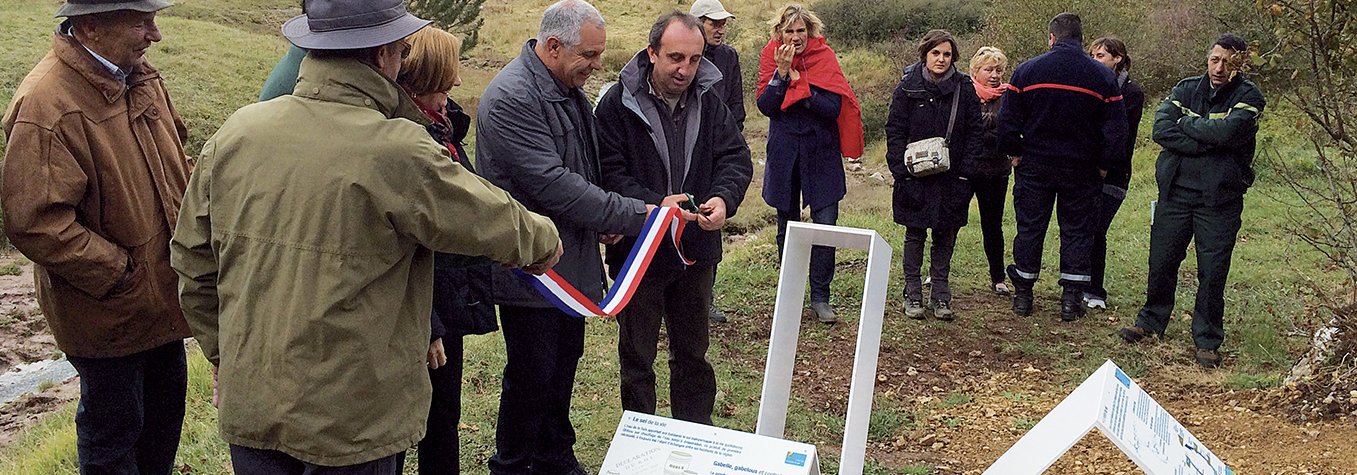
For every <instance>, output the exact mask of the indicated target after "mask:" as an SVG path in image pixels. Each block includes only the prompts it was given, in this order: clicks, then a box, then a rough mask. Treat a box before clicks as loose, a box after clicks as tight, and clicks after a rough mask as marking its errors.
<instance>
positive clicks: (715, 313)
mask: <svg viewBox="0 0 1357 475" xmlns="http://www.w3.org/2000/svg"><path fill="white" fill-rule="evenodd" d="M707 319H708V320H711V322H712V323H726V322H727V321H729V320H726V313H725V312H722V311H721V309H719V308H716V302H712V303H711V306H710V307H708V308H707Z"/></svg>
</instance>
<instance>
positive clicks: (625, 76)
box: [617, 50, 722, 123]
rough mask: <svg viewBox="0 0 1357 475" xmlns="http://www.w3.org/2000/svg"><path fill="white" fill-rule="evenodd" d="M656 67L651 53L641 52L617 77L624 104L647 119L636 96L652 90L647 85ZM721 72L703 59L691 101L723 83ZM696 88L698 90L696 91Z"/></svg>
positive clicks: (713, 64)
mask: <svg viewBox="0 0 1357 475" xmlns="http://www.w3.org/2000/svg"><path fill="white" fill-rule="evenodd" d="M653 66H654V65H653V64H652V63H651V62H650V53H648V52H646V50H641V51H640V52H638V53H636V55H635V56H632V57H631V61H628V62H627V65H626V66H623V67H622V72H621V73H619V74H618V75H617V79H618V81H617V82H618V84H619V85H621V86H622V103H623V104H624V105H626V106H627V109H631V111H632V112H635V113H636V115H639V116H641V118H642V119H645V114H642V113H641V108H640V106H639V104H637V102H636V101H637V99H636V95H637V94H644V93H646V91H648V90H649V89H650V86H649V85H648V84H647V81H648V80H649V76H650V71H651V69H652V67H653ZM721 78H722V75H721V70H720V69H719V68H717V67H716V64H715V63H712V62H711V61H708V60H707V58H702V62H701V63H699V64H698V66H697V72H696V73H695V75H694V76H693V82H692V84H689V85H688V90H689V93H690V94H692V97H691V99H698V98H700V97H702V95H703V94H706V93H707V91H710V90H711V88H712V86H714V85H716V83H718V82H721ZM694 88H696V89H694ZM647 123H648V121H647Z"/></svg>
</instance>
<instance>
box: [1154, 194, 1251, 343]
mask: <svg viewBox="0 0 1357 475" xmlns="http://www.w3.org/2000/svg"><path fill="white" fill-rule="evenodd" d="M1205 201H1206V200H1205V199H1204V198H1203V196H1202V192H1200V191H1197V190H1192V189H1188V188H1182V187H1177V186H1174V187H1172V188H1171V189H1170V190H1169V192H1168V193H1167V196H1166V197H1165V198H1164V199H1161V200H1160V201H1159V204H1158V206H1156V207H1155V211H1154V225H1152V226H1150V269H1149V278H1148V280H1149V282H1148V284H1147V285H1146V289H1145V306H1144V307H1141V308H1140V313H1139V314H1138V315H1137V316H1136V326H1138V327H1140V328H1142V329H1144V330H1145V331H1147V332H1150V333H1164V330H1166V329H1167V328H1168V324H1169V321H1170V320H1171V317H1172V316H1173V305H1174V297H1175V296H1174V294H1175V293H1176V292H1177V289H1178V267H1179V266H1180V265H1181V264H1182V263H1183V259H1185V258H1186V257H1187V245H1188V243H1189V242H1195V243H1196V246H1197V280H1198V285H1197V302H1196V307H1195V308H1194V310H1193V312H1192V342H1193V343H1195V344H1196V345H1197V348H1205V349H1208V350H1216V349H1219V348H1220V345H1221V343H1223V342H1224V341H1225V326H1224V319H1225V283H1226V279H1227V278H1228V277H1229V274H1230V258H1231V257H1232V256H1233V255H1234V246H1235V240H1236V239H1237V238H1238V236H1239V227H1240V225H1241V224H1242V223H1243V221H1242V219H1241V218H1240V214H1241V213H1243V211H1244V197H1243V196H1240V197H1239V198H1237V199H1233V200H1229V201H1226V202H1223V203H1220V204H1217V205H1214V206H1211V205H1207V204H1205Z"/></svg>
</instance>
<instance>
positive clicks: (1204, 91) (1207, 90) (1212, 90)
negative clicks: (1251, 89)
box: [1197, 73, 1244, 104]
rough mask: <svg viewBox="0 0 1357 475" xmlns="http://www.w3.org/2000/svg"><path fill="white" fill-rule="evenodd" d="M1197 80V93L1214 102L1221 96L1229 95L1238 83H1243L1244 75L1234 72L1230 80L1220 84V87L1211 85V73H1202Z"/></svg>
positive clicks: (1236, 87)
mask: <svg viewBox="0 0 1357 475" xmlns="http://www.w3.org/2000/svg"><path fill="white" fill-rule="evenodd" d="M1200 77H1201V79H1199V80H1198V81H1197V93H1198V94H1199V97H1205V98H1207V102H1210V103H1213V104H1214V103H1215V102H1216V101H1217V100H1219V99H1220V98H1222V97H1229V96H1230V94H1233V93H1234V90H1235V89H1239V85H1240V84H1243V83H1244V75H1243V74H1238V73H1236V74H1235V75H1234V77H1233V78H1231V79H1230V82H1227V83H1225V84H1221V85H1220V87H1213V86H1211V75H1209V74H1203V75H1201V76H1200Z"/></svg>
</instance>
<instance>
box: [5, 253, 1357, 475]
mask: <svg viewBox="0 0 1357 475" xmlns="http://www.w3.org/2000/svg"><path fill="white" fill-rule="evenodd" d="M16 262H17V263H22V264H23V266H22V267H23V269H24V273H23V275H19V276H0V322H3V323H0V371H9V370H10V369H11V368H12V367H13V366H14V365H17V364H22V363H27V362H32V361H37V360H41V359H45V358H49V357H51V355H52V354H53V352H54V351H56V345H55V342H54V341H53V340H52V337H51V335H50V334H49V333H48V332H47V326H46V323H45V322H44V321H43V319H42V317H41V314H40V313H39V312H38V310H37V302H36V300H35V299H34V296H33V276H32V265H31V264H27V263H26V262H24V261H22V259H21V258H19V257H17V255H13V256H5V257H0V266H4V265H5V264H10V263H16ZM954 300H955V302H954V306H956V307H957V308H959V309H965V310H966V311H967V313H968V315H967V316H963V320H962V321H958V324H956V325H946V326H933V325H908V326H906V331H905V334H903V335H900V334H897V335H887V337H886V340H885V341H884V342H883V344H882V347H881V353H880V366H879V368H878V371H877V374H878V383H877V388H876V391H877V393H878V400H880V398H882V397H884V398H887V399H890V400H892V401H893V402H895V403H897V404H898V405H899V406H900V407H901V408H902V409H904V410H909V411H911V412H912V413H913V414H925V415H926V416H923V417H921V420H920V421H916V424H914V425H913V426H902V429H901V430H900V431H898V432H897V433H896V434H894V436H893V437H887V438H885V439H880V438H878V439H880V440H878V439H874V440H873V442H872V444H871V445H870V446H869V447H868V449H867V456H868V458H870V459H872V460H874V461H876V462H877V463H879V464H881V465H882V466H885V467H887V468H894V469H899V468H902V467H907V466H921V465H922V466H930V467H933V468H934V470H935V472H936V473H938V474H979V473H981V472H983V471H984V470H985V468H987V467H988V466H989V464H990V463H992V462H993V461H994V460H996V459H998V458H999V456H1000V455H1002V454H1003V452H1004V451H1005V450H1006V449H1008V447H1010V446H1012V445H1013V444H1014V443H1015V442H1017V440H1018V439H1019V438H1020V437H1022V435H1023V433H1025V432H1026V431H1025V430H1024V429H1020V428H1018V427H1017V426H1019V425H1023V424H1021V422H1024V421H1025V422H1028V423H1029V425H1030V423H1035V422H1036V421H1037V420H1039V419H1040V418H1041V417H1042V416H1043V415H1045V414H1046V413H1047V412H1049V411H1050V410H1051V409H1053V408H1055V405H1056V404H1058V403H1059V402H1060V400H1061V399H1063V397H1064V396H1065V395H1066V394H1067V393H1068V391H1069V390H1070V389H1066V388H1064V386H1062V385H1063V384H1064V382H1066V381H1067V379H1068V378H1066V377H1065V375H1060V374H1055V373H1054V372H1053V371H1054V370H1053V369H1052V366H1053V363H1052V362H1050V361H1043V360H1041V359H1040V358H1037V359H1034V358H1032V357H1031V356H1029V355H1023V354H1020V353H1017V352H1013V351H1009V352H1005V351H1004V350H1003V349H1002V348H1000V347H999V346H998V345H997V344H996V343H995V342H996V341H1005V340H1009V339H1010V338H1009V337H1010V336H1012V337H1013V338H1012V339H1015V340H1016V339H1026V338H1032V337H1031V336H1030V335H1031V331H1030V329H1029V327H1030V325H1031V322H1030V321H1027V320H1021V319H1017V318H1015V317H1012V315H1011V313H1010V312H1006V311H1004V310H1005V309H1006V308H1007V305H1008V302H1007V301H1006V300H1003V299H1000V298H999V297H993V296H989V295H984V296H979V297H974V296H970V297H968V296H957V297H955V298H954ZM887 318H903V317H902V316H900V315H898V312H897V314H896V315H891V314H889V313H888V315H887ZM810 325H817V324H816V323H814V322H813V321H812V320H811V319H809V318H808V316H807V319H806V321H805V322H803V328H806V327H809V326H810ZM770 326H771V314H770V313H768V312H765V313H763V314H760V315H755V316H751V317H748V319H747V320H746V321H745V322H743V324H738V325H735V324H732V325H717V326H715V327H713V328H714V331H715V332H716V333H717V335H714V337H715V338H713V340H714V341H730V340H731V339H735V338H748V339H763V340H766V339H767V338H768V329H769V328H770ZM959 330H960V331H959ZM856 335H857V329H856V327H854V326H852V325H848V324H840V325H836V326H835V327H833V328H832V329H831V330H829V331H828V336H829V337H828V338H815V339H809V338H807V339H802V342H801V349H800V351H799V352H798V353H799V354H801V355H815V356H814V362H813V364H812V362H811V361H810V359H809V358H803V359H799V360H798V362H797V365H796V369H795V382H794V383H793V388H794V392H795V394H796V395H797V397H800V398H802V399H803V400H805V402H806V403H808V404H809V405H810V406H811V407H813V408H815V409H817V410H823V411H826V412H832V413H838V414H843V413H844V412H845V411H846V409H847V400H848V380H849V378H850V376H851V374H852V355H853V346H854V345H855V342H856ZM893 338H895V339H898V340H895V339H893ZM1038 338H1040V339H1041V340H1042V341H1041V342H1040V343H1041V344H1053V345H1058V344H1063V345H1069V346H1070V351H1071V352H1078V351H1081V349H1080V348H1081V347H1080V345H1078V344H1071V343H1068V342H1066V341H1064V340H1063V339H1062V338H1061V337H1060V336H1059V335H1055V334H1054V332H1051V334H1047V335H1045V336H1043V337H1038ZM899 341H911V342H914V344H913V345H912V346H911V348H909V349H905V348H903V345H901V344H900V343H899ZM1085 345H1086V344H1085ZM720 351H722V352H723V353H724V354H723V356H724V357H731V358H743V359H745V360H746V363H747V364H748V365H749V367H751V368H758V369H759V370H760V371H761V370H762V367H763V364H764V360H763V358H762V355H757V356H755V355H747V354H742V353H739V352H734V351H730V350H729V349H723V350H720ZM1222 378H1223V376H1222V375H1220V373H1216V372H1204V371H1201V370H1199V369H1197V368H1196V367H1195V366H1194V365H1192V364H1191V363H1190V362H1189V361H1187V360H1186V358H1184V359H1183V361H1182V364H1173V365H1168V366H1162V367H1158V368H1154V369H1153V370H1152V371H1151V372H1150V373H1149V374H1148V375H1147V376H1145V377H1143V378H1140V379H1139V380H1138V381H1137V383H1138V384H1139V385H1140V386H1141V387H1142V388H1144V389H1145V390H1146V391H1149V392H1150V394H1151V395H1153V396H1154V397H1155V398H1156V400H1157V401H1158V402H1159V404H1161V405H1163V406H1164V408H1165V409H1167V410H1168V412H1169V413H1170V414H1172V415H1173V416H1174V417H1176V418H1177V419H1178V420H1179V421H1180V422H1182V423H1183V424H1184V425H1185V426H1186V427H1187V428H1188V430H1190V431H1192V433H1193V434H1194V435H1196V436H1197V438H1199V439H1200V440H1202V441H1203V442H1205V443H1206V444H1207V447H1209V448H1210V449H1211V450H1212V451H1213V452H1215V453H1216V454H1217V455H1218V456H1220V457H1221V459H1222V460H1224V461H1225V462H1226V463H1227V464H1229V465H1230V467H1231V468H1233V469H1234V470H1235V471H1236V473H1241V474H1269V475H1282V474H1287V475H1292V474H1294V475H1303V474H1314V475H1357V444H1354V443H1353V441H1354V440H1357V417H1352V418H1348V417H1343V418H1339V419H1337V420H1333V421H1327V422H1311V423H1305V424H1296V423H1293V422H1291V420H1290V419H1288V417H1287V413H1286V409H1285V404H1282V401H1284V400H1285V399H1286V398H1287V397H1288V395H1287V394H1286V390H1285V389H1271V390H1239V391H1227V390H1223V389H1222ZM78 394H79V387H78V381H77V380H76V379H72V380H70V381H67V382H66V383H64V384H59V385H55V386H52V387H50V388H47V389H46V390H45V391H42V392H41V393H39V394H30V395H25V396H23V397H20V398H19V399H17V400H15V401H13V402H11V403H10V404H7V405H5V406H4V407H3V408H0V447H4V446H5V445H7V444H9V443H11V442H13V441H14V439H15V438H16V437H17V436H18V435H19V434H22V432H23V431H24V430H25V429H26V428H28V427H30V426H32V425H33V424H34V423H36V422H37V421H38V420H39V419H40V418H41V416H42V415H44V414H47V413H49V412H51V411H54V410H56V409H59V408H60V407H62V406H63V405H64V404H65V403H66V402H69V401H71V400H74V399H75V398H76V397H77V396H78ZM953 394H965V395H967V396H968V398H969V401H968V402H964V403H961V404H955V405H950V406H944V405H940V404H939V401H940V400H942V399H943V398H946V397H948V396H949V395H953ZM820 450H821V452H823V453H830V454H837V453H838V451H839V447H835V446H833V445H831V444H825V445H821V446H820ZM1047 473H1053V474H1067V473H1068V474H1084V473H1088V474H1108V475H1112V474H1135V473H1140V471H1139V470H1138V469H1137V468H1136V467H1135V465H1134V464H1133V463H1132V462H1131V461H1130V460H1129V459H1127V458H1126V457H1125V456H1123V455H1122V454H1121V453H1120V452H1119V451H1118V450H1117V449H1116V447H1114V446H1113V445H1112V443H1111V442H1109V441H1108V440H1107V439H1106V438H1104V437H1102V436H1101V435H1099V434H1096V431H1095V433H1090V434H1089V435H1088V436H1086V437H1085V438H1084V439H1083V440H1082V441H1080V442H1079V443H1078V444H1076V445H1075V446H1074V448H1072V449H1071V450H1070V451H1069V452H1067V453H1066V455H1065V456H1064V457H1063V458H1061V459H1060V460H1059V461H1057V462H1056V464H1055V465H1053V466H1052V467H1051V469H1050V470H1048V471H1047Z"/></svg>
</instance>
